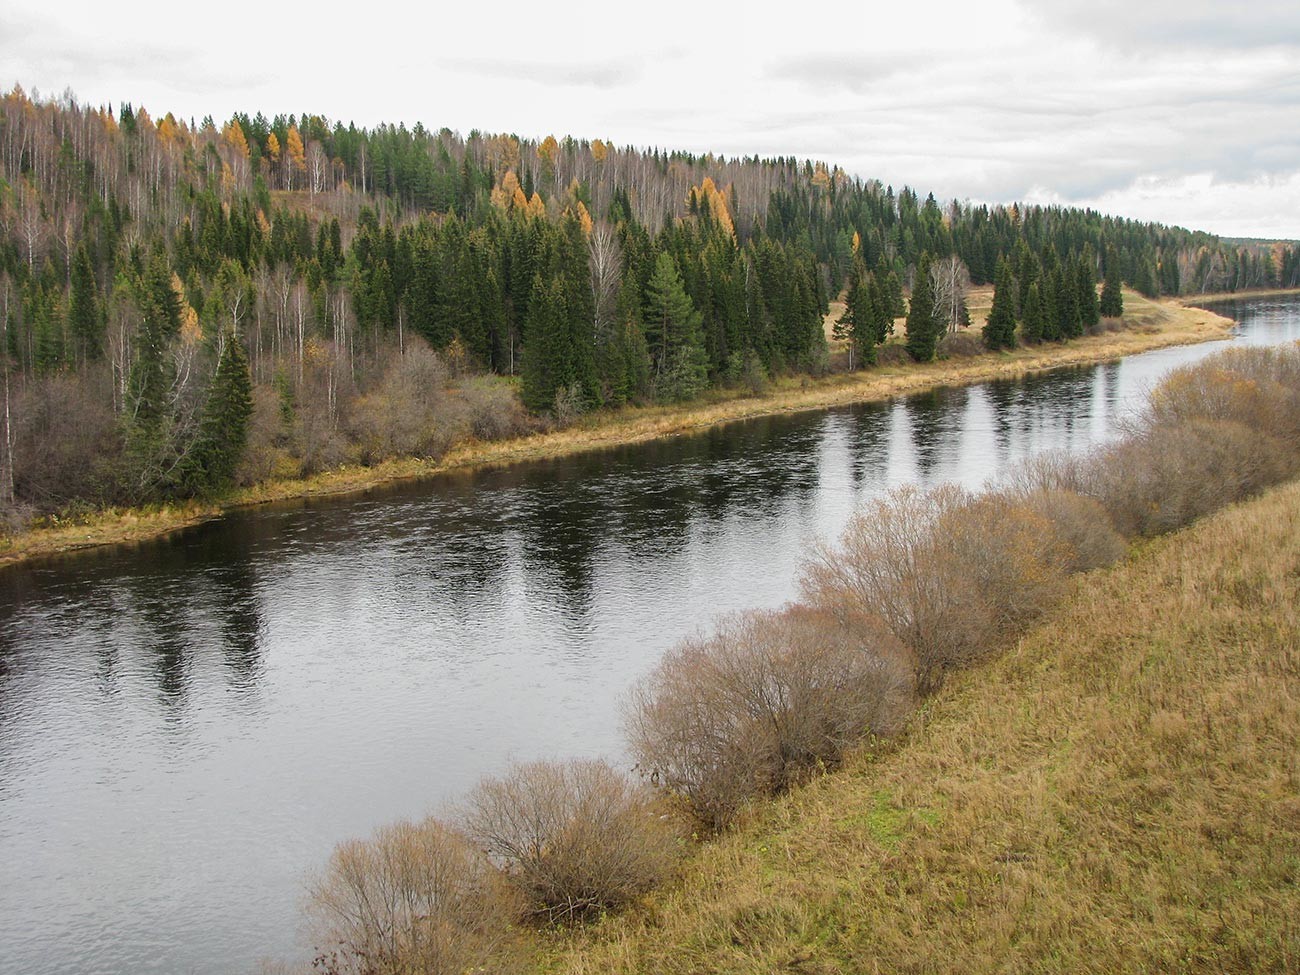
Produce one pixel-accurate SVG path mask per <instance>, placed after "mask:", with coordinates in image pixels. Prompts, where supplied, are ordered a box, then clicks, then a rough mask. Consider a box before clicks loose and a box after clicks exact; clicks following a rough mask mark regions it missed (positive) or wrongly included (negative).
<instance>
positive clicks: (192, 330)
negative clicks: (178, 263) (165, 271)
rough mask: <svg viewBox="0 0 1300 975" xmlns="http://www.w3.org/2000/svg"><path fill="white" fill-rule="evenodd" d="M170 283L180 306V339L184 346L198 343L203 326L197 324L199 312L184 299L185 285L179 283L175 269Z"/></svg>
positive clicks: (179, 279) (201, 337)
mask: <svg viewBox="0 0 1300 975" xmlns="http://www.w3.org/2000/svg"><path fill="white" fill-rule="evenodd" d="M171 284H172V294H174V295H175V296H176V300H177V302H178V303H179V304H180V307H181V341H182V342H183V343H184V344H185V345H186V346H191V347H192V346H195V345H198V344H199V342H200V341H202V339H203V326H202V325H200V324H199V313H198V312H196V311H195V310H194V306H193V305H191V304H190V303H189V301H188V300H187V299H186V297H185V285H184V284H182V283H181V278H180V275H179V274H177V273H176V272H175V271H173V272H172V282H171Z"/></svg>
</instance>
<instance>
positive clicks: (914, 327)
mask: <svg viewBox="0 0 1300 975" xmlns="http://www.w3.org/2000/svg"><path fill="white" fill-rule="evenodd" d="M913 280H914V283H913V285H912V300H911V302H910V303H909V305H908V308H907V354H908V355H910V356H911V357H912V358H913V359H915V360H916V361H917V362H929V361H930V360H931V359H933V358H934V351H935V347H936V345H937V344H938V342H939V318H938V316H937V315H936V314H935V310H934V289H933V288H932V287H931V286H930V255H929V254H927V253H925V252H922V253H921V259H920V260H919V261H918V262H917V265H916V277H915V278H914V279H913Z"/></svg>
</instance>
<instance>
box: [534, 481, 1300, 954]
mask: <svg viewBox="0 0 1300 975" xmlns="http://www.w3.org/2000/svg"><path fill="white" fill-rule="evenodd" d="M1298 607H1300V485H1296V484H1292V485H1289V486H1286V487H1284V488H1281V489H1276V490H1274V491H1272V492H1270V493H1269V494H1267V495H1265V496H1264V497H1263V498H1260V499H1257V500H1255V501H1252V502H1250V503H1247V504H1243V505H1240V506H1237V507H1234V508H1230V509H1227V510H1225V511H1222V512H1220V513H1219V514H1217V515H1215V516H1213V517H1211V518H1209V519H1208V520H1206V521H1204V522H1201V523H1199V524H1197V525H1196V526H1194V527H1193V528H1191V529H1188V530H1186V531H1184V532H1182V533H1179V534H1176V535H1172V536H1168V537H1165V538H1163V539H1160V540H1158V541H1156V542H1151V543H1147V544H1146V545H1145V546H1144V547H1143V548H1142V550H1141V551H1140V552H1139V553H1138V555H1137V556H1136V557H1135V558H1133V559H1131V560H1129V561H1128V562H1126V563H1124V564H1122V565H1120V566H1118V567H1116V568H1113V569H1110V570H1106V571H1104V572H1100V573H1094V574H1092V575H1088V576H1083V577H1080V579H1079V580H1077V582H1076V584H1075V591H1074V593H1073V594H1072V595H1071V597H1070V598H1069V599H1068V600H1067V602H1066V603H1065V604H1064V605H1063V606H1062V607H1061V609H1060V610H1058V612H1056V613H1054V614H1053V615H1052V617H1051V618H1050V619H1049V621H1048V622H1047V623H1046V624H1045V625H1041V626H1039V627H1038V628H1036V629H1035V630H1033V631H1032V632H1031V633H1030V634H1029V635H1028V636H1027V637H1026V638H1024V639H1023V640H1021V641H1020V642H1019V643H1018V644H1017V645H1016V646H1015V647H1014V648H1012V649H1011V650H1010V651H1009V652H1007V653H1006V654H1005V655H1003V656H1001V657H999V658H998V659H996V660H995V661H993V662H991V663H989V664H987V665H985V666H983V667H980V668H976V669H974V670H971V671H967V672H964V673H961V674H959V675H957V676H956V677H954V679H953V680H951V681H950V682H949V684H948V686H947V687H946V689H945V690H944V691H943V692H942V693H940V694H939V695H938V696H937V697H936V698H934V699H932V701H931V702H930V703H929V705H928V707H927V708H926V709H925V710H924V711H923V712H922V713H921V715H920V716H919V717H918V719H917V720H916V721H915V722H914V724H913V727H912V730H911V731H910V732H909V733H908V734H907V735H906V736H905V738H904V739H903V740H902V741H901V742H899V743H897V744H896V745H894V746H892V747H891V748H890V749H889V750H888V751H886V752H883V753H879V754H874V755H873V754H870V753H863V754H859V755H858V756H856V758H855V759H853V760H852V761H851V762H850V764H849V766H848V767H847V768H846V769H845V770H843V771H841V772H840V773H838V774H835V775H831V776H827V777H824V778H822V779H819V780H816V781H815V782H813V783H812V784H810V785H809V786H807V787H805V788H803V789H800V790H797V791H796V792H794V793H793V794H791V795H789V796H787V797H786V798H784V799H783V800H781V801H779V802H777V803H774V804H772V805H771V806H769V807H767V808H766V810H765V811H763V812H761V813H758V814H756V817H757V818H756V821H753V822H751V823H750V824H748V825H747V826H746V827H745V828H742V829H740V830H738V831H737V832H735V833H734V834H732V835H730V836H728V837H726V838H724V839H722V840H720V841H719V842H717V843H716V844H712V845H710V846H708V847H707V848H706V849H705V850H704V851H703V853H702V854H701V856H700V857H699V858H698V860H697V861H696V862H695V863H694V864H693V865H692V866H691V867H690V868H689V869H688V871H687V876H686V878H685V880H684V882H683V883H682V884H680V885H678V886H675V887H673V888H671V889H668V890H665V891H663V892H662V893H661V894H659V895H657V896H655V897H653V898H652V899H651V901H650V902H649V903H648V904H647V905H646V906H645V907H644V908H643V909H641V910H640V911H638V912H637V913H634V914H631V915H628V916H625V917H623V918H617V919H611V920H610V921H608V922H606V923H605V924H603V925H601V926H598V927H596V928H594V929H591V930H589V931H587V932H585V933H583V934H580V935H576V936H575V937H574V938H573V940H571V941H568V942H561V943H559V944H558V945H556V946H553V947H552V948H551V949H550V952H549V954H548V955H547V956H546V957H544V958H542V959H540V960H539V964H540V965H541V967H542V968H544V969H545V970H547V971H551V972H557V973H558V972H565V973H574V975H578V973H582V975H586V973H595V972H601V973H604V972H656V973H675V972H682V973H685V972H753V973H760V972H763V973H766V972H778V971H785V972H805V973H832V972H846V973H848V972H875V971H882V972H948V971H954V970H955V971H962V972H994V971H996V972H1011V973H1017V972H1035V973H1037V972H1070V973H1074V972H1098V973H1111V972H1117V971H1124V972H1206V973H1210V972H1214V973H1219V972H1248V971H1249V972H1294V971H1297V970H1300V752H1298V751H1297V748H1296V741H1297V739H1298V738H1300V610H1298Z"/></svg>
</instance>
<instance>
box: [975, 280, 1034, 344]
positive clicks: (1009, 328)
mask: <svg viewBox="0 0 1300 975" xmlns="http://www.w3.org/2000/svg"><path fill="white" fill-rule="evenodd" d="M1025 300H1026V303H1028V297H1026V299H1025ZM1015 301H1016V293H1015V279H1014V278H1012V276H1011V265H1010V264H1009V263H1007V261H1006V260H1001V261H998V273H997V281H996V282H995V283H994V285H993V307H992V308H991V309H990V310H989V317H988V320H987V321H986V322H985V323H984V344H985V345H986V346H988V347H989V349H991V350H992V351H994V352H996V351H998V350H999V349H1010V348H1013V347H1014V346H1015V344H1016V313H1015V308H1014V305H1015Z"/></svg>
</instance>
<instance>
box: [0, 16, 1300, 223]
mask: <svg viewBox="0 0 1300 975" xmlns="http://www.w3.org/2000/svg"><path fill="white" fill-rule="evenodd" d="M453 8H454V9H453ZM1238 10H1242V11H1248V14H1239V13H1237V11H1238ZM13 84H21V85H22V86H23V88H24V89H25V90H26V91H27V92H28V93H29V94H32V93H34V92H39V93H40V94H41V95H43V96H45V97H51V96H57V95H59V94H61V93H63V92H65V91H66V90H71V92H72V93H73V94H74V95H75V96H76V98H77V100H78V101H80V102H83V103H89V104H92V105H101V104H110V103H111V104H112V105H114V106H117V105H118V104H120V103H121V102H124V101H125V102H130V103H132V104H134V105H136V106H140V105H143V106H144V107H146V108H147V109H148V110H149V112H150V114H151V115H153V116H154V117H155V118H157V117H160V116H162V115H164V114H166V113H167V112H168V111H171V112H173V113H175V114H176V115H177V116H178V117H183V118H194V119H199V120H201V119H202V118H203V117H204V116H205V115H211V116H212V117H213V118H214V119H216V120H217V122H218V123H220V122H222V121H224V120H226V119H228V118H229V117H230V116H231V115H232V114H233V113H235V112H237V111H247V112H249V113H250V114H256V113H257V112H259V111H261V112H263V113H265V114H266V115H267V116H268V117H269V116H274V115H276V114H278V113H295V114H302V113H304V112H311V113H314V114H320V115H324V116H326V117H327V118H329V119H331V120H343V121H344V122H348V121H355V122H356V123H357V124H358V125H374V124H376V123H378V122H391V123H398V122H404V123H406V124H407V125H408V126H410V125H413V124H415V123H416V122H422V123H423V124H424V125H425V126H426V127H428V128H433V129H438V128H442V127H444V126H445V127H448V128H451V129H454V130H456V131H459V132H460V133H462V134H467V133H469V132H470V131H471V130H473V129H479V130H480V131H482V132H485V133H492V132H513V133H515V134H517V135H520V136H523V137H531V138H542V137H545V136H546V135H549V134H553V135H555V136H557V137H562V136H564V135H566V134H567V135H572V136H574V137H575V138H580V139H582V138H586V139H591V138H601V139H604V140H606V141H608V142H612V143H614V144H616V145H619V146H623V145H633V146H638V147H646V146H657V147H660V148H668V149H684V150H689V151H693V152H714V153H717V154H721V155H726V156H737V155H740V156H748V155H755V154H756V155H760V156H796V157H798V158H801V159H802V158H812V159H820V160H825V161H826V162H828V163H830V164H833V165H839V166H841V167H842V168H844V169H845V170H847V171H848V172H849V173H850V174H852V175H855V176H861V177H863V178H866V179H879V180H881V181H882V182H885V183H889V184H892V185H893V186H895V187H899V186H902V185H904V184H906V185H909V186H912V187H913V188H915V189H917V190H918V191H920V192H921V193H922V194H924V193H926V192H933V193H934V195H935V196H936V198H938V199H939V200H941V201H947V200H950V199H954V198H955V199H961V200H971V201H975V202H988V203H1010V202H1012V201H1016V200H1024V201H1028V202H1034V203H1059V204H1064V205H1071V206H1090V207H1093V208H1095V209H1099V210H1102V211H1104V212H1107V213H1115V214H1120V215H1123V216H1129V217H1135V218H1139V219H1143V220H1155V221H1159V222H1162V223H1167V224H1177V225H1181V226H1185V227H1189V228H1192V229H1198V230H1207V231H1210V232H1213V233H1217V234H1221V235H1224V236H1234V237H1236V236H1243V237H1273V238H1292V239H1300V3H1297V2H1295V0H1284V2H1278V0H1254V2H1252V3H1251V4H1249V5H1241V6H1240V7H1238V6H1237V5H1229V4H1227V3H1223V2H1211V0H1178V2H1167V0H1149V2H1146V0H1122V2H1121V0H1045V2H1037V3H1034V2H1028V0H980V2H977V3H972V2H969V0H965V2H948V0H906V2H895V3H890V4H878V3H875V2H871V0H857V2H841V0H822V2H820V3H817V4H806V3H804V4H791V3H784V4H779V5H776V4H772V5H769V4H766V3H762V2H757V0H751V2H749V3H745V4H736V3H731V2H730V0H726V2H715V3H712V4H701V3H698V2H691V3H685V2H680V0H655V2H653V3H637V4H617V3H612V2H609V0H602V2H592V0H566V2H565V3H561V4H554V5H545V4H540V3H531V4H522V3H518V2H516V0H492V2H490V3H461V4H430V3H427V2H425V3H421V2H420V0H408V2H406V3H403V4H400V5H399V4H395V3H391V2H389V0H371V2H361V3H353V4H348V5H346V6H342V7H340V6H335V5H331V4H320V3H318V4H314V5H313V4H301V3H300V4H284V3H281V4H276V3H266V2H262V3H250V2H246V0H227V2H226V3H223V4H220V5H211V6H209V5H197V4H177V3H175V2H174V0H168V2H165V3H162V2H133V0H127V2H121V3H114V4H105V3H102V2H101V0H95V2H86V0H59V2H58V3H45V4H39V5H37V4H23V5H22V7H21V9H20V8H19V5H18V2H17V0H0V86H3V87H4V88H5V89H7V88H9V87H10V86H12V85H13Z"/></svg>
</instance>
